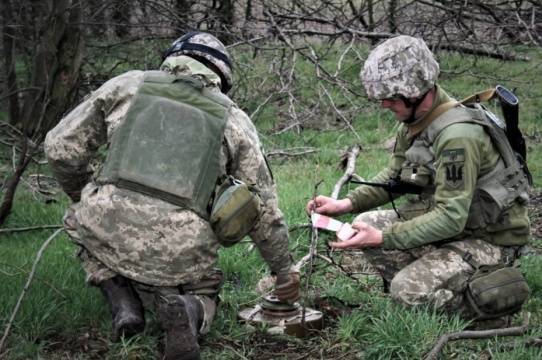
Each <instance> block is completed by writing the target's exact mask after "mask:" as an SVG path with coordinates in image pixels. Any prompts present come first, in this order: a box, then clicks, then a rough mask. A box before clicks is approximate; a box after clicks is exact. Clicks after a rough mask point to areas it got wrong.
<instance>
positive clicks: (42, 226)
mask: <svg viewBox="0 0 542 360" xmlns="http://www.w3.org/2000/svg"><path fill="white" fill-rule="evenodd" d="M61 227H62V225H39V226H28V227H22V228H12V229H0V234H4V233H12V232H22V231H32V230H43V229H58V228H61Z"/></svg>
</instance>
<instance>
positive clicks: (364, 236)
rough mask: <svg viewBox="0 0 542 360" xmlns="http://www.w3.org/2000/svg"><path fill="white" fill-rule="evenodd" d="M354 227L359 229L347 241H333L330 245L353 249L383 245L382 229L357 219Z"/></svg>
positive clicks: (334, 247)
mask: <svg viewBox="0 0 542 360" xmlns="http://www.w3.org/2000/svg"><path fill="white" fill-rule="evenodd" d="M352 228H353V229H354V230H356V231H357V233H356V234H355V235H354V236H352V237H351V238H350V239H348V240H345V241H337V242H331V243H329V246H331V247H332V248H333V249H352V248H369V247H379V246H381V245H382V243H383V238H382V231H380V230H378V229H377V228H375V227H373V226H371V225H369V224H367V223H365V222H363V221H356V222H355V223H353V224H352Z"/></svg>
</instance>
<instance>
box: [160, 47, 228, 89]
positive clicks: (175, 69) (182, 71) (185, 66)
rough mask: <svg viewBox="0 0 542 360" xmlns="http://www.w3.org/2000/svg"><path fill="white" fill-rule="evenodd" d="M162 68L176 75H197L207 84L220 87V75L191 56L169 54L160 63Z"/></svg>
mask: <svg viewBox="0 0 542 360" xmlns="http://www.w3.org/2000/svg"><path fill="white" fill-rule="evenodd" d="M160 70H162V71H165V72H168V73H171V74H174V75H189V76H197V77H198V78H200V79H201V80H202V81H203V83H204V84H205V85H206V86H208V85H212V86H217V87H218V88H219V89H220V76H218V75H217V74H216V73H215V72H214V71H213V70H211V69H209V68H208V67H207V66H205V65H203V64H202V63H200V62H199V61H197V60H195V59H193V58H191V57H190V56H186V55H180V56H169V57H168V58H166V60H164V62H163V63H162V65H160Z"/></svg>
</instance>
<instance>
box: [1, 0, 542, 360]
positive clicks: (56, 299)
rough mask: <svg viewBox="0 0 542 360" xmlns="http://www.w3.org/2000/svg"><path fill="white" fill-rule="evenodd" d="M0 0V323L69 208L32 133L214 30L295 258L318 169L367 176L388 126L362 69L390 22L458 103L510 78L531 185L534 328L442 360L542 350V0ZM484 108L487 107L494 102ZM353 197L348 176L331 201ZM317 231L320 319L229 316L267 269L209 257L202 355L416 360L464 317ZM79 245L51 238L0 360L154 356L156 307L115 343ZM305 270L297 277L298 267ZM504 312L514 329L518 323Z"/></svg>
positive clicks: (239, 251) (529, 271) (247, 254)
mask: <svg viewBox="0 0 542 360" xmlns="http://www.w3.org/2000/svg"><path fill="white" fill-rule="evenodd" d="M0 6H1V7H0V9H1V11H2V12H1V14H0V15H1V21H2V22H1V25H2V44H1V48H0V54H1V55H2V59H3V64H2V65H3V67H2V70H1V71H0V72H1V73H0V81H1V90H2V93H1V95H0V104H1V107H0V129H1V131H0V181H1V183H0V186H1V188H2V203H1V205H0V224H1V225H2V228H1V229H0V324H1V325H2V333H3V334H5V331H6V326H7V324H8V322H9V320H10V316H11V315H12V312H13V309H14V306H15V304H16V302H17V299H18V298H19V295H20V294H21V291H22V290H23V287H24V285H25V282H26V279H27V277H28V276H29V273H30V271H31V268H32V265H33V264H34V263H35V260H36V254H37V252H38V249H39V248H40V247H41V246H42V244H43V243H44V241H45V240H46V239H47V238H48V237H49V236H51V234H52V233H53V231H54V228H55V226H58V225H60V223H61V218H62V215H63V212H64V210H65V208H66V207H67V206H68V205H69V199H68V198H67V197H66V196H64V195H63V194H62V193H61V191H60V190H59V189H58V187H57V185H56V183H55V181H54V179H52V178H51V177H50V172H49V170H48V168H47V164H46V162H45V161H44V156H43V153H42V147H41V141H42V140H43V136H44V134H45V133H46V132H47V131H48V130H49V129H50V128H52V127H53V126H54V125H55V124H56V123H57V122H58V120H59V119H60V118H61V116H62V114H64V113H65V112H66V111H69V109H70V108H72V107H73V106H74V105H75V104H77V102H78V101H80V100H81V98H82V97H84V96H85V95H87V94H88V93H89V92H90V91H92V90H93V89H95V88H97V87H98V86H100V85H101V84H102V83H103V82H104V81H105V80H107V79H108V78H110V77H112V76H114V75H116V74H119V73H122V72H123V71H126V70H130V69H155V68H157V67H158V65H159V62H160V61H159V59H160V54H161V51H162V50H163V49H165V48H166V47H167V46H168V44H169V43H170V42H171V41H172V40H173V39H175V38H176V37H178V36H180V35H181V34H183V33H184V32H186V31H188V30H191V29H201V30H206V31H211V32H213V33H214V34H216V35H217V36H219V37H220V38H221V39H222V40H223V41H224V42H225V43H227V44H228V45H229V48H228V49H229V51H230V52H231V55H232V57H233V59H234V62H235V64H236V68H235V83H236V85H235V87H234V88H233V90H232V92H231V96H232V97H233V99H234V100H235V101H237V102H238V103H239V104H240V106H241V107H242V108H243V109H245V111H246V112H247V113H248V114H249V115H251V117H252V119H253V121H254V123H255V124H256V126H257V128H258V130H259V132H260V136H261V139H262V143H263V145H264V148H265V150H266V152H267V154H268V157H269V159H270V161H271V166H272V169H273V172H274V176H275V180H276V183H277V187H278V190H279V195H280V206H281V209H282V210H283V212H284V213H285V216H286V219H287V221H288V223H289V225H290V227H291V232H290V234H291V250H292V252H293V254H294V256H295V258H296V260H299V259H301V258H302V257H303V256H305V255H306V254H307V253H308V251H309V249H308V248H309V241H310V240H309V239H310V233H309V230H308V229H307V228H306V227H303V226H297V225H303V224H306V223H307V217H306V215H305V213H304V205H305V203H306V201H307V200H308V199H309V198H311V197H312V196H313V192H314V190H313V189H314V187H315V185H316V184H317V183H319V182H320V181H321V180H322V181H323V183H322V184H321V185H320V186H319V187H318V192H319V193H323V194H330V193H331V191H332V189H333V187H334V185H335V183H336V182H337V181H338V179H339V178H340V177H341V176H342V174H343V170H342V169H341V167H340V165H339V164H340V163H341V156H342V154H343V153H344V152H345V151H346V149H347V148H348V147H349V146H350V145H354V144H359V145H360V146H361V148H362V150H361V153H360V155H359V157H358V159H357V161H356V172H357V174H359V175H360V176H362V177H364V178H370V177H371V176H372V175H375V174H376V172H377V171H378V170H379V169H380V168H381V167H382V166H384V165H385V164H386V162H387V158H388V156H389V143H390V141H389V140H390V139H393V134H394V130H395V129H396V126H397V124H396V122H395V120H394V119H393V117H392V116H391V115H390V114H388V113H386V112H384V111H381V110H380V109H379V108H378V104H374V103H370V102H368V101H367V100H366V99H365V98H364V96H363V92H362V87H361V84H360V82H359V79H358V74H359V70H360V68H361V66H362V64H363V61H364V59H365V58H366V56H367V54H368V51H369V50H370V47H371V45H374V44H375V43H377V42H378V41H380V40H381V39H385V38H387V37H389V36H392V35H393V34H397V33H402V34H410V35H416V36H421V37H423V38H424V39H426V41H427V42H428V43H429V44H430V45H431V47H432V49H433V50H434V51H435V53H436V55H437V57H438V60H439V62H440V64H441V68H442V70H441V77H440V84H441V85H443V87H444V88H445V89H446V90H447V91H449V92H450V93H451V94H452V95H453V96H455V97H457V98H463V97H465V96H467V95H470V94H472V93H473V92H476V91H479V90H483V89H486V88H489V87H492V86H495V85H496V84H503V85H505V86H506V87H508V88H510V89H514V91H515V92H516V94H517V95H518V97H519V98H520V101H521V104H520V109H521V110H520V127H521V129H522V131H523V132H524V134H525V136H526V139H527V145H528V153H529V155H528V156H529V158H528V163H529V167H530V169H531V172H532V174H533V176H534V182H535V184H534V185H535V186H534V189H533V193H532V195H533V196H532V203H531V208H530V209H531V211H530V216H531V219H532V224H533V236H532V239H533V241H532V244H531V247H532V249H533V251H532V253H531V254H530V255H529V256H526V257H524V258H522V260H521V266H522V271H523V272H524V274H525V276H526V278H527V281H528V283H529V285H530V287H531V297H530V299H529V301H528V303H527V304H526V305H525V307H524V310H523V311H524V312H530V313H531V314H532V316H531V323H530V327H529V330H528V331H527V333H526V334H525V335H524V336H522V337H516V338H498V339H490V340H467V341H457V342H453V343H450V344H449V345H447V347H446V349H445V351H444V353H443V357H444V358H454V359H471V358H472V359H479V358H481V359H538V358H540V357H541V356H542V349H541V347H540V343H539V342H538V343H535V342H532V341H531V342H529V339H540V338H541V337H542V278H541V277H540V274H541V273H542V258H541V254H542V220H541V218H542V205H541V204H542V193H541V191H540V187H541V186H542V177H541V174H542V169H541V165H540V162H539V161H538V159H540V158H541V157H542V145H541V141H542V115H541V112H540V110H539V109H540V108H542V87H541V86H540V83H541V81H542V51H541V48H540V45H541V39H542V37H541V30H542V25H541V24H542V6H541V4H540V3H539V2H537V1H466V2H463V1H462V2H453V1H426V0H424V1H399V0H398V1H350V0H344V1H339V0H337V1H335V0H334V1H331V0H330V1H320V2H306V1H288V2H286V1H262V0H244V1H240V0H224V1H217V0H215V1H198V2H196V1H191V0H177V1H162V0H155V1H149V0H139V1H130V2H129V1H119V0H117V1H107V2H106V1H97V0H94V1H88V2H78V1H68V0H54V1H53V0H47V1H31V0H21V1H12V0H5V1H3V2H2V3H1V4H0ZM491 107H492V108H493V109H494V110H495V111H496V112H498V107H497V106H496V105H494V104H493V105H491ZM348 190H349V186H345V187H344V189H343V190H342V192H341V194H344V193H345V192H347V191H348ZM343 220H349V217H344V218H343ZM45 225H51V228H47V227H44V226H45ZM34 227H38V228H37V229H34ZM27 228H31V229H27ZM13 229H19V231H13ZM24 229H26V230H24ZM326 242H327V237H326V235H325V234H321V235H320V239H319V244H318V247H319V249H318V251H319V254H321V255H323V256H324V257H326V258H328V259H332V260H333V262H334V264H330V263H329V262H327V261H326V260H323V259H322V258H316V259H315V260H314V269H313V271H312V276H311V277H310V283H308V284H305V285H306V286H307V287H306V289H305V291H304V292H305V293H304V301H305V303H306V304H307V305H309V306H311V307H313V308H317V309H319V310H321V311H323V312H324V316H325V328H324V329H323V330H322V331H321V332H318V333H316V334H314V335H313V336H311V337H308V338H305V339H297V338H292V337H287V336H279V335H269V334H268V333H267V332H266V331H265V330H266V329H253V328H247V327H245V326H243V325H241V324H239V323H238V321H237V318H236V317H237V313H238V311H239V310H240V309H243V308H245V307H248V306H253V305H254V304H256V303H257V302H258V299H259V295H258V294H257V293H256V292H255V286H256V284H257V282H258V281H259V280H260V279H261V278H263V277H264V276H266V274H267V269H266V267H265V264H264V263H263V262H262V260H261V258H260V256H259V255H258V253H257V251H255V250H254V248H253V247H252V246H251V245H250V243H249V242H243V243H241V244H239V245H237V246H235V247H233V248H230V249H224V250H223V251H221V256H220V260H219V266H220V267H221V268H222V270H223V271H224V272H225V275H226V282H225V284H224V288H223V291H222V295H221V303H220V311H219V314H218V316H217V319H216V321H215V323H214V324H213V327H212V330H211V333H210V334H209V335H208V336H206V337H205V338H204V339H203V340H202V347H203V358H204V359H243V358H246V359H256V358H258V359H280V358H284V359H358V358H360V359H392V358H393V359H395V358H399V359H419V358H422V357H423V356H424V354H426V353H427V352H428V351H429V350H430V349H431V348H432V346H433V344H434V342H435V341H436V340H437V339H438V337H439V336H440V335H442V334H445V333H448V332H452V331H458V330H461V329H464V328H465V327H466V326H468V324H467V323H466V322H465V321H462V320H460V319H459V318H456V317H451V318H450V317H446V316H443V315H440V314H437V313H434V312H433V311H432V310H431V309H423V308H422V309H416V310H406V309H404V308H401V307H399V306H396V305H394V304H393V303H392V302H391V301H390V299H389V297H388V296H387V295H386V294H384V293H383V291H382V288H381V282H380V280H379V279H378V277H376V276H374V275H365V274H359V273H358V274H355V273H353V272H352V271H348V268H347V267H346V266H345V263H344V262H342V261H344V259H342V257H341V255H340V254H331V253H329V252H328V250H327V248H326ZM74 253H75V248H74V246H73V245H72V244H71V242H70V241H69V240H68V239H67V237H66V235H64V234H62V235H61V236H60V237H58V238H56V239H54V240H53V242H52V243H51V245H50V246H49V247H48V248H47V249H46V250H45V252H44V254H43V257H42V258H41V260H40V263H39V264H38V266H37V271H36V275H35V278H34V280H33V282H32V283H31V285H30V287H29V288H28V291H27V293H26V295H25V297H24V299H23V302H22V306H21V308H20V310H19V312H18V314H17V316H16V318H15V321H14V323H13V327H12V328H11V330H10V332H9V334H7V335H8V336H7V339H6V343H5V346H4V348H2V349H0V358H6V359H38V358H40V359H101V358H106V359H110V358H111V359H112V358H128V359H151V358H156V357H158V356H159V354H160V351H161V345H160V331H159V329H158V325H157V324H156V322H155V321H153V315H152V314H151V313H149V314H148V319H149V320H150V321H149V323H148V327H147V329H146V331H145V333H144V334H143V335H141V336H137V337H135V338H133V339H130V340H125V341H122V342H120V343H111V342H110V340H109V336H110V319H109V313H108V309H107V306H106V304H105V302H104V300H103V299H102V296H101V294H100V293H99V291H98V290H97V289H95V288H89V287H87V286H86V285H85V282H84V274H83V272H82V270H81V269H80V266H79V264H78V263H77V261H76V259H75V256H74ZM240 258H242V259H243V261H239V259H240ZM345 270H346V271H345ZM302 272H303V274H304V275H308V272H309V270H308V266H305V267H304V268H303V270H302ZM367 272H369V273H370V269H367ZM307 277H308V276H305V277H304V278H305V279H306V278H307ZM305 285H304V286H305ZM515 322H516V323H519V322H521V319H520V317H519V316H518V318H517V319H515ZM537 344H538V345H537Z"/></svg>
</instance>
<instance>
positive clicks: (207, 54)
mask: <svg viewBox="0 0 542 360" xmlns="http://www.w3.org/2000/svg"><path fill="white" fill-rule="evenodd" d="M180 55H188V56H191V55H192V56H193V57H194V56H195V57H196V58H197V59H198V58H199V59H204V60H207V61H208V62H210V63H211V64H212V65H214V66H215V67H216V70H218V71H219V74H217V75H219V76H220V78H221V80H222V92H224V93H227V92H228V90H229V89H230V88H231V87H232V85H233V76H232V66H231V62H230V56H229V54H228V52H227V50H226V46H224V44H223V43H222V42H221V41H220V40H218V39H217V38H216V37H215V36H213V35H211V34H209V33H205V32H201V31H194V32H190V33H187V34H185V35H183V36H181V37H180V38H178V39H177V40H175V41H174V42H173V43H172V44H171V46H170V47H169V49H167V50H166V51H165V53H164V56H163V57H162V61H163V60H165V59H166V58H167V57H169V56H180ZM213 70H215V69H213ZM216 70H215V72H216Z"/></svg>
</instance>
